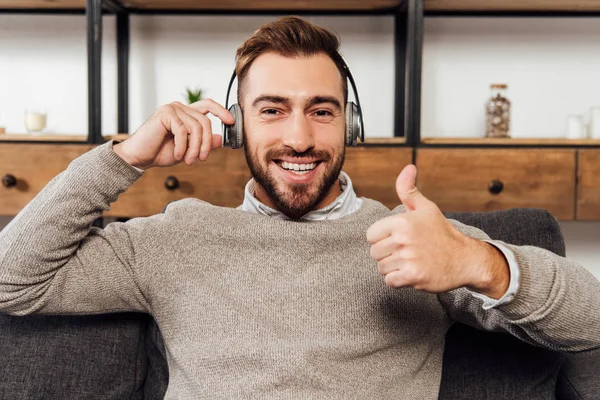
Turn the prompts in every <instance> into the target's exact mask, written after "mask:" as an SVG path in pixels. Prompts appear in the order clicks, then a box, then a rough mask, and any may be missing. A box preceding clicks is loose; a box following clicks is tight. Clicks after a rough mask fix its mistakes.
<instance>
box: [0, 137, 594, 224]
mask: <svg viewBox="0 0 600 400" xmlns="http://www.w3.org/2000/svg"><path fill="white" fill-rule="evenodd" d="M377 143H379V144H380V145H371V146H359V147H351V148H348V150H347V152H346V163H345V166H344V171H346V172H347V173H348V174H349V175H350V176H351V178H352V181H353V183H354V186H355V189H356V191H357V193H358V194H359V196H365V197H369V198H373V199H376V200H379V201H381V202H382V203H384V204H385V205H386V206H388V207H390V208H392V207H394V206H396V205H398V204H399V200H398V198H397V195H396V192H395V181H396V177H397V176H398V174H399V173H400V171H401V170H402V168H404V166H406V165H407V164H410V163H415V164H416V165H417V167H418V171H419V172H418V177H417V186H418V187H419V188H420V190H421V191H422V192H423V193H424V194H425V195H426V196H427V197H428V198H430V199H431V200H433V201H435V202H436V203H437V204H438V205H439V206H440V208H441V209H442V210H443V211H492V210H499V209H506V208H514V207H534V208H544V209H547V210H548V211H550V212H551V213H552V214H553V215H554V216H555V217H557V218H558V219H560V220H565V221H569V220H600V174H599V172H600V149H598V148H578V147H573V148H473V147H469V148H460V147H458V148H456V147H455V148H426V147H424V148H419V147H417V148H412V147H407V146H404V145H398V144H397V143H395V144H394V143H393V142H392V143H387V145H386V142H385V141H378V142H377ZM91 148H92V145H88V144H83V143H82V144H44V143H31V144H30V143H0V176H1V177H2V178H3V184H2V185H1V186H0V215H9V216H10V215H16V214H17V213H18V212H19V211H20V210H21V209H22V208H23V207H24V206H25V205H26V204H27V203H28V202H29V201H30V200H31V199H32V198H33V197H34V196H35V195H36V194H37V193H38V192H39V191H40V190H41V189H42V188H43V187H44V186H45V185H46V184H47V183H48V182H49V181H50V180H51V179H52V178H53V177H54V176H56V175H57V174H59V173H60V172H61V171H63V170H64V169H65V168H66V167H67V166H68V164H69V162H70V161H71V160H73V159H74V158H76V157H78V156H79V155H81V154H83V153H85V152H86V151H88V150H90V149H91ZM13 178H14V179H13ZM248 179H250V173H249V171H248V167H247V166H246V161H245V158H244V153H243V151H241V150H231V149H219V150H217V151H215V152H213V153H212V154H211V156H210V157H209V159H208V160H207V161H206V162H204V163H201V162H199V163H196V164H195V165H193V166H187V165H185V164H180V165H177V166H174V167H169V168H154V169H151V170H149V171H147V172H146V173H145V174H144V176H143V177H142V178H141V179H140V180H139V181H138V182H136V183H135V184H134V185H133V186H132V187H131V188H130V189H129V190H128V191H127V192H126V193H124V194H123V195H121V196H120V198H119V200H118V201H117V202H116V203H114V204H113V206H112V208H111V210H110V211H108V212H106V214H105V215H106V216H115V217H138V216H147V215H152V214H155V213H159V212H161V211H162V209H163V208H164V206H165V205H166V204H167V203H169V202H170V201H173V200H178V199H182V198H185V197H196V198H200V199H202V200H205V201H208V202H210V203H212V204H216V205H220V206H227V207H236V206H238V205H240V204H241V202H242V199H243V191H244V186H245V184H246V182H248ZM7 186H8V187H7Z"/></svg>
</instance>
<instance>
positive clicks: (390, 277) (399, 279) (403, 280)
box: [383, 269, 410, 288]
mask: <svg viewBox="0 0 600 400" xmlns="http://www.w3.org/2000/svg"><path fill="white" fill-rule="evenodd" d="M383 280H384V282H385V284H386V285H387V286H389V287H393V288H401V287H408V286H410V281H409V280H408V279H407V277H406V276H405V274H404V271H402V270H401V269H397V270H395V271H392V272H390V273H389V274H387V275H386V276H385V278H384V279H383Z"/></svg>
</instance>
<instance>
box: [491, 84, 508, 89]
mask: <svg viewBox="0 0 600 400" xmlns="http://www.w3.org/2000/svg"><path fill="white" fill-rule="evenodd" d="M490 87H491V88H492V89H506V88H507V87H508V85H507V84H506V83H492V84H491V85H490Z"/></svg>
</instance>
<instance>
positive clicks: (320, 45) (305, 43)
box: [235, 16, 348, 106]
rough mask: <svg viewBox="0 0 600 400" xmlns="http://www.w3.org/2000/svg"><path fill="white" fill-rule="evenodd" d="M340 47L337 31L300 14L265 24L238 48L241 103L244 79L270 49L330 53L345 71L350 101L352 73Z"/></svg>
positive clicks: (286, 52) (303, 53)
mask: <svg viewBox="0 0 600 400" xmlns="http://www.w3.org/2000/svg"><path fill="white" fill-rule="evenodd" d="M339 48H340V38H339V36H338V35H337V34H335V33H333V32H332V31H330V30H328V29H325V28H321V27H319V26H316V25H314V24H311V23H310V22H308V21H306V20H305V19H303V18H300V17H296V16H288V17H282V18H279V19H278V20H276V21H273V22H270V23H268V24H265V25H263V26H261V27H260V28H259V29H258V30H257V31H256V32H254V35H252V36H251V37H250V38H249V39H248V40H246V41H245V42H244V43H243V44H242V45H241V46H240V47H239V48H238V49H237V52H236V57H235V60H236V63H235V73H236V75H237V79H238V96H237V97H238V104H240V106H241V104H242V103H241V98H242V91H243V87H244V79H245V77H246V75H247V74H248V70H249V69H250V66H251V65H252V63H253V62H254V60H256V58H257V57H258V56H260V55H261V54H264V53H268V52H273V53H277V54H280V55H282V56H284V57H307V56H312V55H316V54H321V53H322V54H325V55H327V56H329V58H331V60H332V61H333V62H334V63H335V65H336V67H337V68H338V70H339V71H340V74H341V75H342V87H343V91H344V104H345V103H346V102H347V101H348V81H347V77H348V75H347V73H346V70H345V68H344V66H345V65H346V64H345V63H344V60H343V59H342V56H341V55H340V53H339Z"/></svg>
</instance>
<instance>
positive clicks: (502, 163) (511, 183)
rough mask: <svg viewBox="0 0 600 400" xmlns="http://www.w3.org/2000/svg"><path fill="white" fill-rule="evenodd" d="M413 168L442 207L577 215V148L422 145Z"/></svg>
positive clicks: (563, 216) (420, 184)
mask: <svg viewBox="0 0 600 400" xmlns="http://www.w3.org/2000/svg"><path fill="white" fill-rule="evenodd" d="M417 167H418V169H419V170H418V177H417V186H418V187H419V189H420V190H421V191H422V192H423V194H425V196H427V197H428V198H430V199H431V200H433V201H434V202H436V203H437V204H438V206H440V208H441V209H442V210H443V211H491V210H499V209H506V208H515V207H535V208H545V209H547V210H548V211H550V212H551V213H552V214H553V215H554V216H555V217H557V218H559V219H561V220H572V219H574V217H575V150H571V149H563V150H557V149H543V150H542V149H420V150H418V152H417ZM494 180H497V181H500V182H502V184H503V187H504V188H503V190H502V191H501V192H500V193H498V194H492V193H491V192H490V190H489V185H490V184H491V182H492V181H494Z"/></svg>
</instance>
